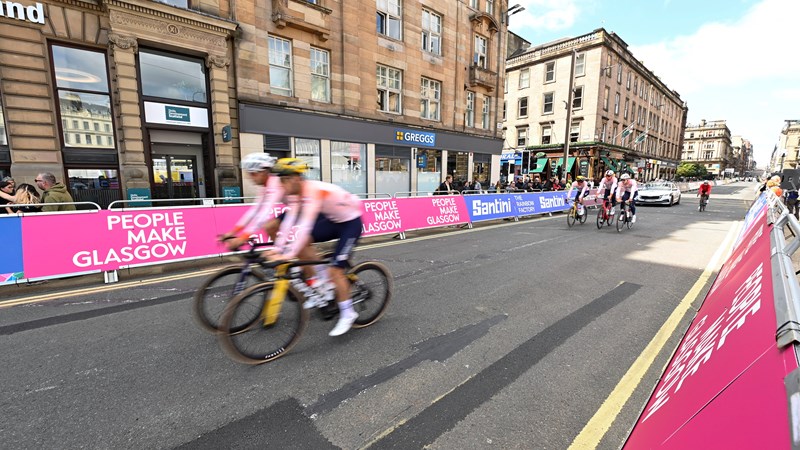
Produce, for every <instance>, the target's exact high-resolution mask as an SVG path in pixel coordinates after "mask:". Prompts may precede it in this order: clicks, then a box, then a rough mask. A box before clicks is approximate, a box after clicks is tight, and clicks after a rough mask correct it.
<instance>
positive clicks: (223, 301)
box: [192, 265, 267, 333]
mask: <svg viewBox="0 0 800 450" xmlns="http://www.w3.org/2000/svg"><path fill="white" fill-rule="evenodd" d="M266 279H267V276H266V275H265V274H264V272H263V271H262V270H261V269H260V268H256V267H253V268H248V267H247V266H243V265H238V266H228V267H224V268H222V269H220V270H219V271H217V272H215V273H213V274H211V276H209V277H208V278H206V279H205V280H204V281H203V284H201V285H200V287H199V288H198V289H197V290H196V291H195V293H194V298H193V299H192V310H193V312H194V318H195V321H196V322H197V324H198V325H200V327H201V328H203V329H204V330H207V331H210V332H212V333H213V332H217V331H219V321H220V316H222V312H223V311H224V310H225V306H227V305H228V302H229V301H230V300H231V299H232V298H233V297H236V295H237V294H239V293H240V292H242V291H244V290H245V289H247V288H248V287H250V286H252V285H254V284H257V283H260V282H263V281H266Z"/></svg>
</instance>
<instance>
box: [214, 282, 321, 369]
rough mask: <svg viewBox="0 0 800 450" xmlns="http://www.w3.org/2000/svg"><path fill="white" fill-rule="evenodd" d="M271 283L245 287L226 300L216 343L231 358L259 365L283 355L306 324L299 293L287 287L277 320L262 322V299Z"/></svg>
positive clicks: (266, 297)
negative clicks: (227, 302) (270, 322)
mask: <svg viewBox="0 0 800 450" xmlns="http://www.w3.org/2000/svg"><path fill="white" fill-rule="evenodd" d="M274 286H275V282H273V281H269V282H266V283H261V284H257V285H255V286H251V287H249V288H247V290H245V291H244V292H242V293H241V294H239V295H237V296H236V297H235V298H234V299H233V300H231V301H230V303H229V304H228V307H227V308H225V312H224V313H223V314H222V319H221V322H220V329H221V331H222V332H221V333H219V335H218V336H219V343H220V346H221V347H222V349H223V350H224V351H225V352H226V353H227V354H228V355H229V356H230V357H231V358H232V359H233V360H235V361H239V362H241V363H245V364H263V363H265V362H269V361H273V360H275V359H277V358H280V357H281V356H283V355H285V354H286V353H287V352H288V351H289V350H291V348H292V347H294V346H295V344H297V341H298V340H299V339H300V336H301V335H302V334H303V330H305V328H306V325H307V324H308V310H306V309H303V301H304V298H303V296H302V295H301V294H300V293H298V292H297V291H296V290H295V289H294V288H293V287H291V286H290V287H289V290H288V291H287V292H286V298H284V300H283V303H282V304H281V309H280V312H279V314H278V320H277V321H276V322H275V323H273V324H270V325H265V324H264V320H263V310H264V302H265V301H267V300H268V299H269V298H270V296H271V295H272V290H273V288H274Z"/></svg>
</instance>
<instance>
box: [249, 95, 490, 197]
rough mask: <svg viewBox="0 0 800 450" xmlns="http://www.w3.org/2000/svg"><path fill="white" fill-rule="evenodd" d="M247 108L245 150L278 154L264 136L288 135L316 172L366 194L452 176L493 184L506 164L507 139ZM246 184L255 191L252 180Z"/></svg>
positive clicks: (419, 186) (425, 185) (424, 185)
mask: <svg viewBox="0 0 800 450" xmlns="http://www.w3.org/2000/svg"><path fill="white" fill-rule="evenodd" d="M239 113H240V114H239V116H240V126H241V136H242V138H241V142H242V156H244V155H246V154H248V153H251V152H256V151H267V152H269V153H270V154H273V153H274V152H273V150H272V149H270V148H268V147H267V146H264V147H260V146H258V145H257V143H258V142H259V141H260V140H261V139H264V138H263V137H262V136H270V137H271V139H276V138H277V137H282V138H283V139H284V140H285V141H286V146H285V147H287V148H288V153H289V154H292V155H294V156H295V157H298V158H304V159H306V160H307V162H308V163H309V165H310V166H311V168H312V171H311V173H310V174H309V176H310V177H312V178H317V179H321V180H323V181H327V182H332V183H335V184H338V185H340V186H342V187H344V188H345V189H347V190H348V191H350V192H353V193H355V194H359V195H362V196H365V197H366V196H374V195H377V194H388V195H395V194H398V193H401V194H403V195H409V193H430V192H432V191H434V190H435V189H436V188H437V187H438V186H439V184H440V183H441V182H442V181H443V180H444V177H445V176H446V175H452V176H453V179H454V180H455V181H456V182H461V183H463V182H466V181H468V180H472V179H474V178H476V177H477V178H478V179H479V180H481V182H482V183H485V184H487V185H488V180H489V179H490V176H491V173H492V170H493V164H495V165H499V159H500V148H501V145H502V141H500V140H499V139H487V138H481V137H476V136H470V135H465V134H457V133H451V132H440V131H431V130H420V129H413V128H410V127H405V126H403V125H402V124H385V123H375V122H367V121H363V120H358V119H352V118H341V117H334V116H329V115H321V114H314V113H310V112H303V111H296V110H288V109H281V108H273V107H267V106H260V105H249V104H240V110H239ZM310 142H313V144H310ZM248 143H250V144H248ZM284 152H286V150H284ZM495 160H496V161H495ZM493 161H494V162H493ZM244 190H245V195H249V194H252V193H253V191H252V188H251V187H249V186H247V185H245V186H244Z"/></svg>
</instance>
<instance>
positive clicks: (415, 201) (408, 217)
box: [398, 195, 469, 231]
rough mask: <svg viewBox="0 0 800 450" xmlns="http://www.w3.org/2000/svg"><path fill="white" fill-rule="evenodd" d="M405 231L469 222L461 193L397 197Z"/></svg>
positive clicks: (465, 204)
mask: <svg viewBox="0 0 800 450" xmlns="http://www.w3.org/2000/svg"><path fill="white" fill-rule="evenodd" d="M398 200H402V202H400V204H399V207H400V215H401V216H402V217H403V220H404V222H405V227H406V231H409V230H420V229H423V228H434V227H444V226H447V225H457V224H460V223H467V222H469V213H468V212H467V203H466V202H465V201H464V197H463V196H461V195H434V196H432V197H410V198H402V199H398Z"/></svg>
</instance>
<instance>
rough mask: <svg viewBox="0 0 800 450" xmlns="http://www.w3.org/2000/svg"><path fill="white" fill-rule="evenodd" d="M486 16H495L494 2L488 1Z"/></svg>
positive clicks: (492, 0)
mask: <svg viewBox="0 0 800 450" xmlns="http://www.w3.org/2000/svg"><path fill="white" fill-rule="evenodd" d="M486 14H488V15H490V16H493V15H494V0H486Z"/></svg>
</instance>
